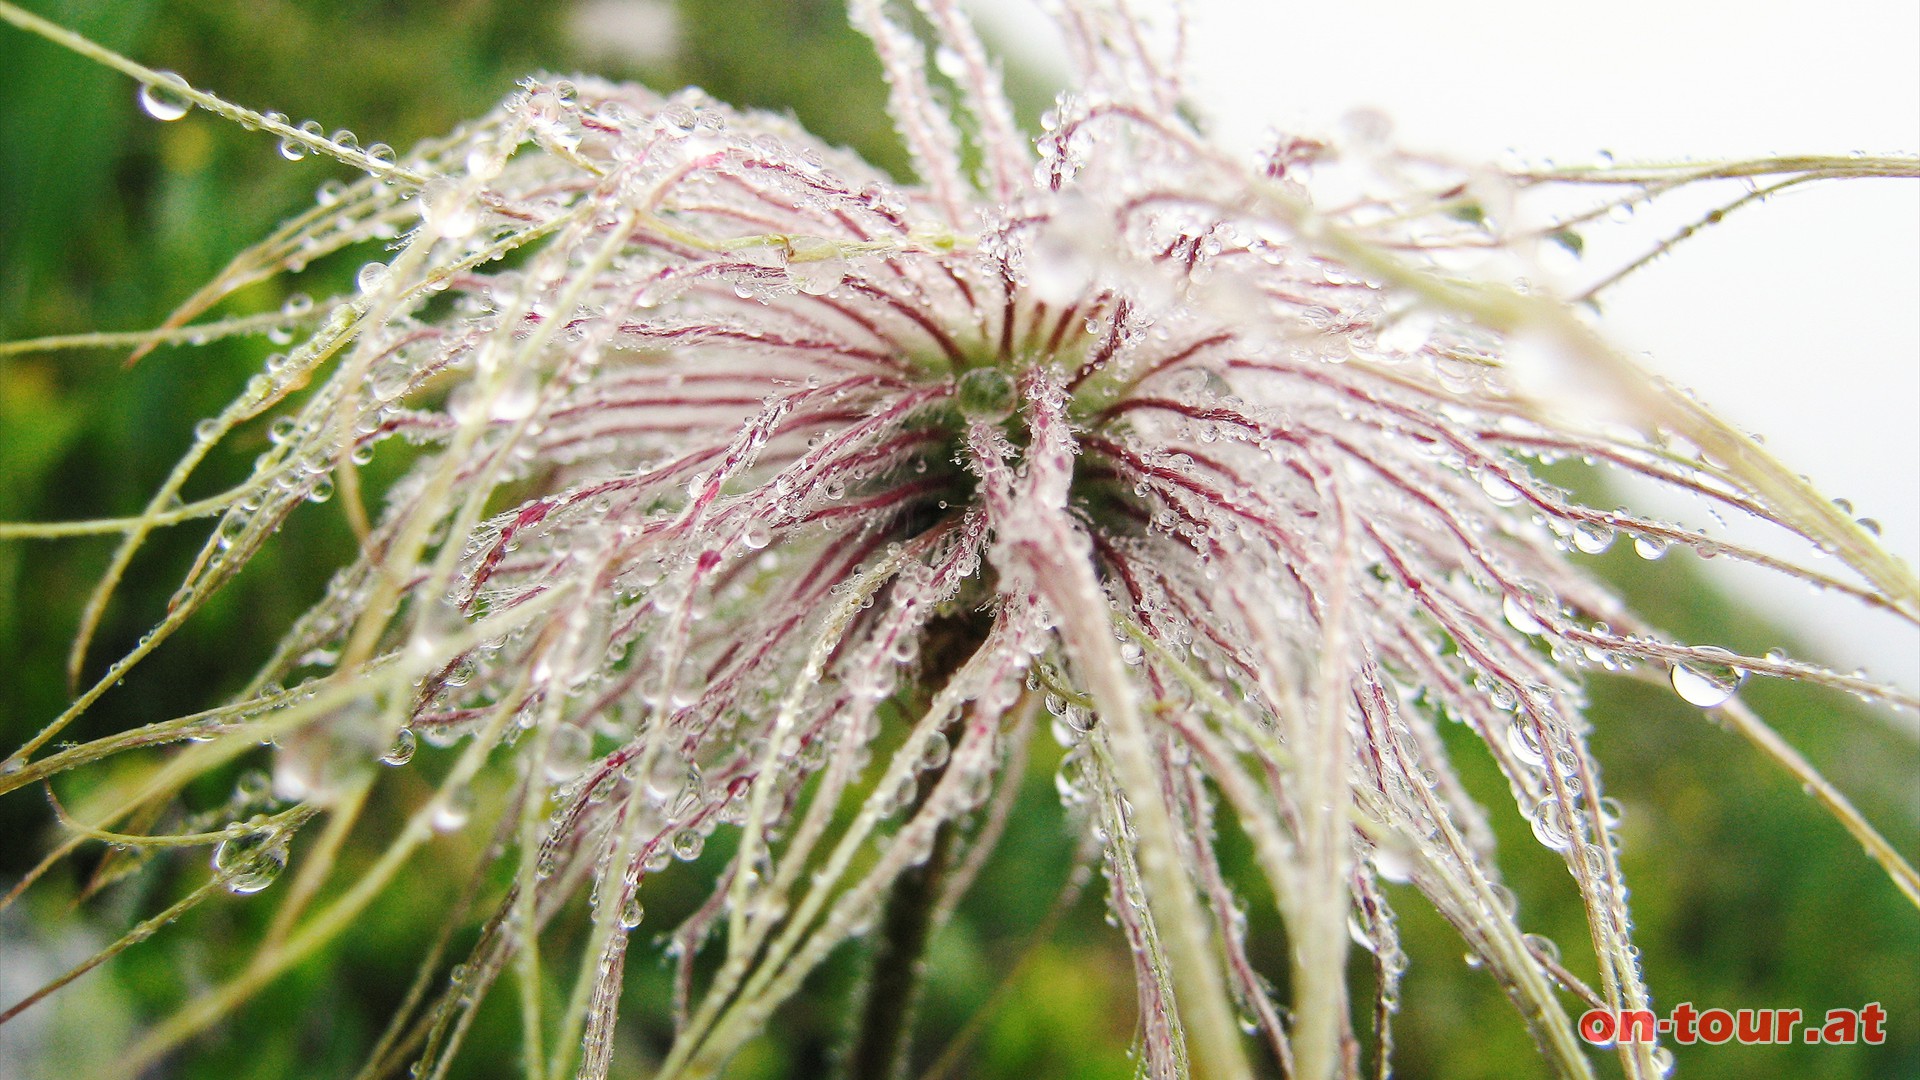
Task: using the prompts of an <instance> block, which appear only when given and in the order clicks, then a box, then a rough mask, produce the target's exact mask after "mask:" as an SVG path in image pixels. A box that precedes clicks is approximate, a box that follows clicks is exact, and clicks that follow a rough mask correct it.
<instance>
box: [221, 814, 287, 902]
mask: <svg viewBox="0 0 1920 1080" xmlns="http://www.w3.org/2000/svg"><path fill="white" fill-rule="evenodd" d="M286 868H287V840H286V837H284V836H282V835H281V833H280V831H279V830H278V829H267V830H264V831H261V832H250V833H246V834H244V835H241V836H231V837H228V838H227V839H225V840H222V841H220V846H219V847H216V848H214V849H213V872H214V873H216V874H218V875H220V879H221V884H223V885H224V886H226V890H227V891H228V892H230V893H233V894H234V895H235V896H247V895H250V894H252V893H257V892H259V891H260V890H262V889H264V888H266V887H267V886H269V885H271V884H273V880H274V879H275V878H277V877H279V876H280V871H282V870H285V869H286Z"/></svg>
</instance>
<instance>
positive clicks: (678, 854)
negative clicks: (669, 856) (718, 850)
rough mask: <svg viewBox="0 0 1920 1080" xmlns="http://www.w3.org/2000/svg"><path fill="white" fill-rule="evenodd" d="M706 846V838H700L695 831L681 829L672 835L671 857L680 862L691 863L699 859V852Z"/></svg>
mask: <svg viewBox="0 0 1920 1080" xmlns="http://www.w3.org/2000/svg"><path fill="white" fill-rule="evenodd" d="M706 846H707V838H706V837H704V836H701V835H700V833H699V832H698V831H697V830H694V829H681V830H680V831H679V832H677V833H675V834H673V857H674V858H676V859H679V860H680V861H681V862H692V861H693V860H695V859H697V858H699V857H700V852H701V850H702V849H704V848H705V847H706Z"/></svg>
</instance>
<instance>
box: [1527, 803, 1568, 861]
mask: <svg viewBox="0 0 1920 1080" xmlns="http://www.w3.org/2000/svg"><path fill="white" fill-rule="evenodd" d="M1529 816H1530V817H1531V818H1532V821H1533V835H1534V838H1535V839H1537V840H1539V841H1540V843H1541V844H1542V845H1543V846H1545V847H1547V848H1549V849H1551V850H1553V851H1562V850H1565V848H1566V846H1567V845H1568V844H1569V843H1571V842H1572V839H1573V838H1572V834H1571V833H1570V832H1568V830H1567V824H1566V817H1565V815H1563V814H1562V813H1561V812H1560V803H1559V801H1558V800H1556V799H1555V798H1554V797H1553V796H1551V795H1549V796H1547V797H1546V798H1544V799H1541V800H1540V801H1539V802H1538V803H1535V804H1534V807H1533V813H1532V814H1531V815H1529Z"/></svg>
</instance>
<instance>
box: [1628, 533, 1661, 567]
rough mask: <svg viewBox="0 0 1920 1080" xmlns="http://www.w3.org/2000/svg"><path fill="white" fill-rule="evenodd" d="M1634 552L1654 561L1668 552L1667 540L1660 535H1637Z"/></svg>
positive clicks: (1634, 539)
mask: <svg viewBox="0 0 1920 1080" xmlns="http://www.w3.org/2000/svg"><path fill="white" fill-rule="evenodd" d="M1633 553H1634V554H1635V555H1638V556H1640V557H1641V558H1643V559H1646V560H1648V561H1652V560H1654V559H1658V558H1660V557H1661V556H1662V555H1665V554H1666V553H1667V542H1666V541H1665V540H1664V539H1662V538H1660V537H1658V536H1646V535H1641V536H1636V537H1634V538H1633Z"/></svg>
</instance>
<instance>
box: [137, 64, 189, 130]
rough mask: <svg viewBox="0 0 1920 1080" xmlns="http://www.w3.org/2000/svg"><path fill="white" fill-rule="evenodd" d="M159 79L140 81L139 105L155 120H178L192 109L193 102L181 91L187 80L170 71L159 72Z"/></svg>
mask: <svg viewBox="0 0 1920 1080" xmlns="http://www.w3.org/2000/svg"><path fill="white" fill-rule="evenodd" d="M159 76H160V81H158V82H153V83H142V84H141V86H140V107H141V108H142V109H145V110H146V113H147V115H148V116H151V117H153V118H154V119H155V120H178V119H180V118H181V117H183V116H185V115H187V113H189V112H191V111H192V110H193V102H192V101H191V100H189V99H188V97H187V95H186V94H185V93H184V92H183V91H185V90H187V89H189V87H188V86H187V80H185V79H183V78H181V77H180V76H179V75H177V74H175V73H173V72H171V71H162V72H160V73H159Z"/></svg>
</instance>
